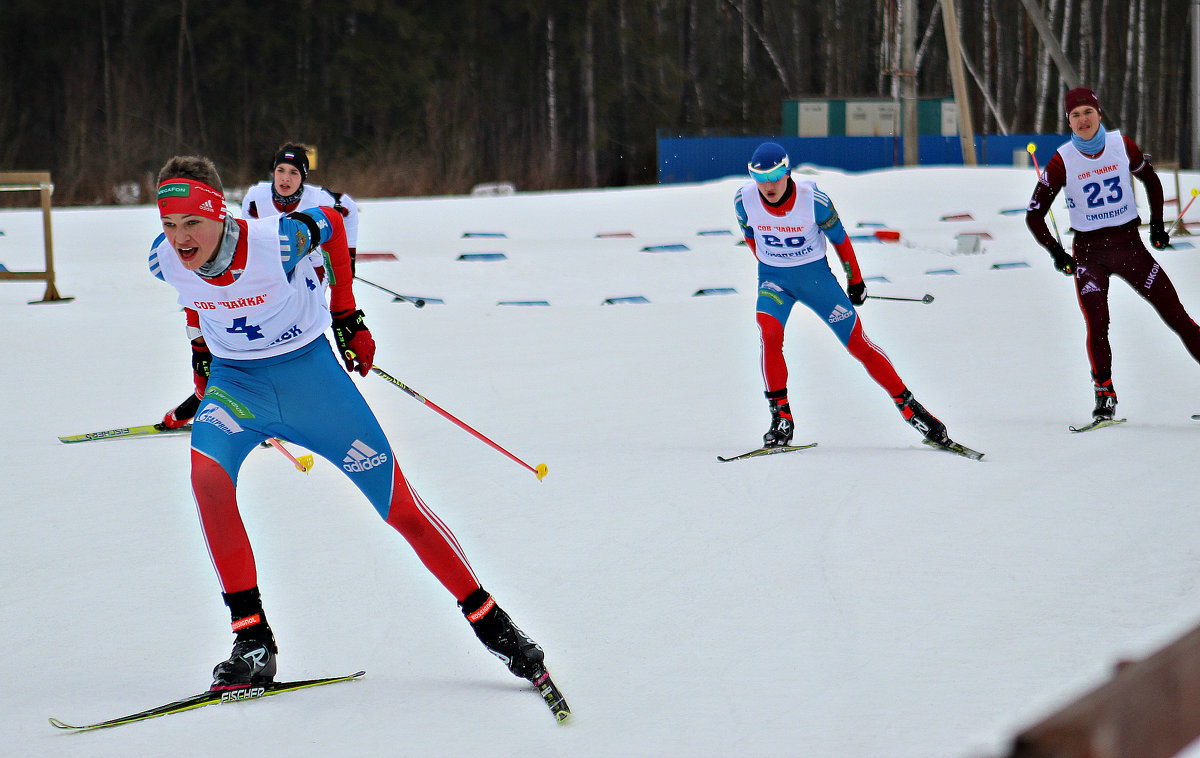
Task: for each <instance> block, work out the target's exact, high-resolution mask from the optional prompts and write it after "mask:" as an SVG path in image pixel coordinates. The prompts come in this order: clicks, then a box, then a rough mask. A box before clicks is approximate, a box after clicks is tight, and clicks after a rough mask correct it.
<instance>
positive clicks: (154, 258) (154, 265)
mask: <svg viewBox="0 0 1200 758" xmlns="http://www.w3.org/2000/svg"><path fill="white" fill-rule="evenodd" d="M166 238H167V235H165V234H160V235H158V236H157V237H155V238H154V242H153V243H152V244H151V245H150V261H149V265H150V273H151V274H154V278H155V279H157V280H159V281H160V282H165V281H166V279H164V278H163V274H162V267H161V266H160V265H159V263H158V246H159V245H161V244H162V243H163V240H165V239H166Z"/></svg>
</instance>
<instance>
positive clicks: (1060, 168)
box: [1025, 153, 1067, 255]
mask: <svg viewBox="0 0 1200 758" xmlns="http://www.w3.org/2000/svg"><path fill="white" fill-rule="evenodd" d="M1066 184H1067V169H1066V166H1065V165H1063V160H1062V156H1061V155H1059V154H1058V153H1055V154H1054V157H1053V158H1051V159H1050V162H1049V163H1047V164H1046V170H1045V171H1044V172H1042V175H1041V176H1040V177H1039V178H1038V183H1037V186H1035V187H1034V188H1033V197H1032V198H1030V200H1029V207H1028V208H1026V209H1025V226H1027V227H1029V231H1030V232H1031V233H1032V234H1033V238H1034V239H1035V240H1037V243H1038V244H1039V245H1041V246H1042V247H1044V248H1046V249H1047V250H1049V251H1050V253H1051V254H1052V255H1053V254H1054V252H1055V251H1056V250H1062V245H1061V244H1059V241H1058V239H1056V238H1055V236H1054V234H1053V233H1052V232H1051V231H1050V227H1048V226H1047V225H1046V214H1047V213H1049V212H1050V205H1051V204H1052V203H1053V202H1054V198H1056V197H1058V193H1059V191H1060V190H1062V188H1063V187H1065V186H1066Z"/></svg>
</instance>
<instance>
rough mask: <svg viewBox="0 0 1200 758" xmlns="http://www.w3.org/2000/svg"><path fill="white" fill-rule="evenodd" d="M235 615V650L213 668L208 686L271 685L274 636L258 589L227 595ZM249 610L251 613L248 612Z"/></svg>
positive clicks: (231, 611) (227, 601) (224, 688)
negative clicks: (264, 612) (210, 684)
mask: <svg viewBox="0 0 1200 758" xmlns="http://www.w3.org/2000/svg"><path fill="white" fill-rule="evenodd" d="M225 603H226V605H228V606H229V610H230V615H231V616H232V617H233V630H234V633H235V634H236V635H237V637H236V638H235V639H234V641H233V652H232V653H230V655H229V658H228V659H227V660H224V661H221V662H220V663H218V664H217V665H216V666H215V667H214V668H213V682H212V686H211V687H209V689H212V690H231V689H241V688H244V687H250V686H254V685H261V684H269V683H270V682H272V681H274V680H275V669H276V663H275V656H276V654H277V653H278V652H279V650H278V648H277V647H276V646H275V635H274V634H273V633H272V632H271V627H270V626H269V625H268V624H267V617H266V616H265V615H263V611H262V602H261V600H260V599H259V595H258V588H257V587H254V588H251V589H248V590H243V591H241V592H234V593H230V594H226V595H225ZM248 611H250V612H248Z"/></svg>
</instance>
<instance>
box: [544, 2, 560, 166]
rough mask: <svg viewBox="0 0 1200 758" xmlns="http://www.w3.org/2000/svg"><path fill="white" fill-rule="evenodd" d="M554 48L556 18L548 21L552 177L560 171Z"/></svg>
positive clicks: (547, 103) (549, 127)
mask: <svg viewBox="0 0 1200 758" xmlns="http://www.w3.org/2000/svg"><path fill="white" fill-rule="evenodd" d="M556 52H557V51H556V50H555V48H554V16H549V17H548V18H547V19H546V137H547V141H548V142H549V143H550V144H549V149H548V154H547V160H548V161H549V163H550V176H551V177H554V176H555V175H556V173H557V171H558V149H559V148H558V139H559V137H558V84H557V80H558V60H557V58H556Z"/></svg>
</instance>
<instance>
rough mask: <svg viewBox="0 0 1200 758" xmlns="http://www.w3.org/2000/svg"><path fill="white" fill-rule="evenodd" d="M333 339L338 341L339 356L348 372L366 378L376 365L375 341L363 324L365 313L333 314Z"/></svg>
mask: <svg viewBox="0 0 1200 758" xmlns="http://www.w3.org/2000/svg"><path fill="white" fill-rule="evenodd" d="M333 338H334V339H335V340H337V347H338V355H340V356H341V358H342V361H343V362H344V363H345V364H346V370H347V371H349V372H350V373H351V374H353V373H354V372H355V371H357V372H358V373H359V374H361V375H363V376H366V375H367V372H368V371H370V370H371V367H372V366H374V365H375V339H374V338H373V337H372V336H371V330H370V329H368V328H367V325H366V324H365V323H363V312H362V311H341V312H339V313H335V314H333Z"/></svg>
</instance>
